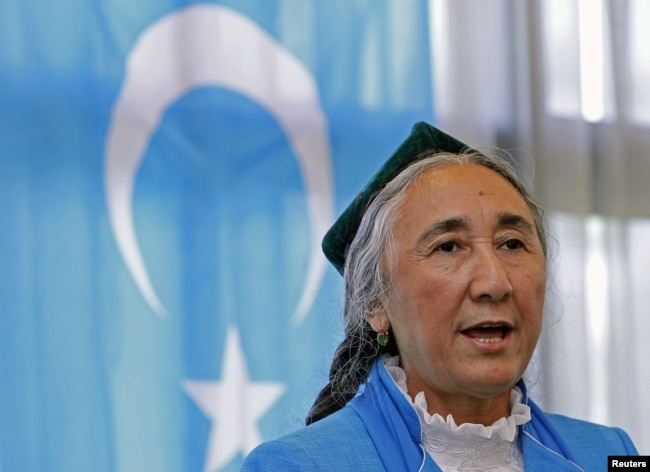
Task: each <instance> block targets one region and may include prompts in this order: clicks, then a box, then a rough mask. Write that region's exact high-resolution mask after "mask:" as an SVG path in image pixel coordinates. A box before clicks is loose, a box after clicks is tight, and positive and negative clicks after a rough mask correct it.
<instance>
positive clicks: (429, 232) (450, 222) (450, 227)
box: [418, 217, 468, 245]
mask: <svg viewBox="0 0 650 472" xmlns="http://www.w3.org/2000/svg"><path fill="white" fill-rule="evenodd" d="M467 227H468V224H467V220H466V219H465V218H460V217H458V218H447V219H444V220H441V221H436V222H435V223H434V224H432V225H431V226H429V227H428V228H427V229H426V230H425V231H424V233H422V235H421V236H420V237H419V239H418V245H420V244H423V243H426V242H428V241H430V240H431V239H433V238H435V237H436V236H438V235H440V234H444V233H448V232H450V231H458V230H463V229H467Z"/></svg>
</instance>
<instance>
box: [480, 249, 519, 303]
mask: <svg viewBox="0 0 650 472" xmlns="http://www.w3.org/2000/svg"><path fill="white" fill-rule="evenodd" d="M474 259H475V260H474V261H473V262H474V264H473V267H472V269H473V274H472V280H471V284H470V296H471V297H472V298H473V299H474V300H477V301H479V300H486V301H491V302H498V301H502V300H505V299H507V298H508V297H509V296H510V295H511V294H512V284H511V283H510V278H509V277H508V271H507V270H506V267H505V265H504V262H503V261H502V260H501V259H500V258H499V256H498V255H497V254H496V253H495V251H494V249H493V248H489V249H488V248H482V249H480V250H478V251H477V253H476V254H475V257H474Z"/></svg>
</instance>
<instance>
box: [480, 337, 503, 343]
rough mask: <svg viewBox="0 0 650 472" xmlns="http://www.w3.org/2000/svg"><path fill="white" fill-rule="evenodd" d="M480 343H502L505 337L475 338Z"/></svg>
mask: <svg viewBox="0 0 650 472" xmlns="http://www.w3.org/2000/svg"><path fill="white" fill-rule="evenodd" d="M474 339H476V340H477V341H478V342H480V343H485V344H494V343H500V342H501V341H503V338H474Z"/></svg>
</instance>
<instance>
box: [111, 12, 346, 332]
mask: <svg viewBox="0 0 650 472" xmlns="http://www.w3.org/2000/svg"><path fill="white" fill-rule="evenodd" d="M201 86H216V87H223V88H226V89H229V90H232V91H235V92H238V93H241V94H243V95H245V96H246V97H248V98H250V99H251V100H253V101H255V102H257V103H258V104H260V105H261V106H262V107H264V108H265V109H266V110H267V111H268V112H269V113H270V114H271V115H272V116H273V117H274V118H275V119H276V120H277V122H278V124H279V125H280V127H281V128H282V129H283V131H284V132H285V133H286V136H287V139H288V141H289V144H290V146H291V148H292V149H293V151H294V153H295V155H296V157H297V159H298V163H299V166H300V170H301V173H302V177H303V179H304V183H305V189H306V196H307V209H308V213H309V218H310V224H311V230H312V243H311V249H310V251H311V256H310V263H309V268H308V272H307V277H306V281H305V284H304V287H303V291H302V295H301V297H300V300H299V302H298V305H297V307H296V309H295V311H294V313H293V316H292V321H294V322H300V321H302V320H303V319H304V317H305V316H306V315H307V313H308V311H309V309H310V307H311V304H312V302H313V298H314V296H315V294H316V292H317V290H318V288H319V286H320V283H321V280H322V277H323V275H324V272H325V268H326V260H325V258H324V257H323V256H322V254H321V250H320V241H321V239H322V237H323V235H324V234H325V232H326V231H327V228H328V227H329V226H330V224H331V223H332V221H333V215H334V193H333V183H332V171H331V162H330V150H329V140H328V132H327V123H326V119H325V115H324V113H323V111H322V109H321V106H320V101H319V96H318V88H317V85H316V82H315V80H314V78H313V77H312V75H311V73H310V72H309V71H308V70H307V69H306V68H305V67H304V66H303V65H302V63H301V62H300V61H298V60H297V59H296V58H295V57H294V56H293V55H292V54H291V53H290V52H289V51H288V50H287V49H286V48H284V47H283V46H282V45H281V44H280V43H278V42H277V41H276V40H275V39H273V38H272V37H271V36H269V35H268V34H267V33H266V32H264V31H263V30H262V29H261V28H260V27H259V26H258V25H257V24H255V23H254V22H252V21H251V20H250V19H248V18H246V17H245V16H242V15H241V14H239V13H237V12H235V11H233V10H230V9H227V8H224V7H221V6H217V5H196V6H191V7H188V8H185V9H183V10H179V11H176V12H174V13H172V14H170V15H168V16H166V17H164V18H162V19H161V20H159V21H157V22H156V23H154V24H153V25H152V26H151V27H149V28H148V29H147V30H146V31H144V33H143V34H142V35H141V36H140V38H139V39H138V41H137V43H136V44H135V46H134V47H133V49H132V50H131V52H130V54H129V56H128V58H127V65H126V73H125V78H124V82H123V84H122V89H121V91H120V94H119V96H118V98H117V100H116V103H115V105H114V108H113V112H112V118H111V122H110V126H109V130H108V135H107V141H106V149H105V152H106V155H105V182H104V184H105V191H106V198H107V205H108V213H109V218H110V225H111V229H112V231H113V234H114V237H115V239H116V241H117V245H118V247H119V250H120V252H121V254H122V257H123V259H124V261H125V263H126V265H127V267H128V270H129V272H130V273H131V275H132V276H133V278H134V280H135V282H136V285H137V286H138V288H139V290H140V292H141V293H142V295H143V296H144V298H145V300H146V301H147V303H148V305H149V306H150V307H151V308H152V309H153V310H154V312H156V313H157V314H159V315H162V314H164V313H165V307H164V306H163V304H162V303H161V302H160V299H159V297H158V295H157V294H156V291H155V290H154V288H153V285H152V283H151V280H150V277H149V274H148V272H147V268H146V266H145V264H144V261H143V259H142V254H141V251H140V247H139V245H138V241H137V238H136V234H135V230H134V225H133V213H132V200H133V189H134V185H135V179H136V174H137V172H138V169H139V168H140V165H141V163H142V159H143V158H144V154H145V151H146V150H147V147H148V145H149V141H150V139H151V137H152V135H153V133H154V132H155V131H156V129H157V128H158V126H159V124H160V120H161V117H162V115H163V113H164V112H165V110H166V109H167V108H168V107H169V106H170V105H171V104H173V103H174V102H175V101H177V100H178V99H179V98H181V97H182V96H183V95H184V94H186V93H187V92H188V91H189V90H191V89H193V88H196V87H201Z"/></svg>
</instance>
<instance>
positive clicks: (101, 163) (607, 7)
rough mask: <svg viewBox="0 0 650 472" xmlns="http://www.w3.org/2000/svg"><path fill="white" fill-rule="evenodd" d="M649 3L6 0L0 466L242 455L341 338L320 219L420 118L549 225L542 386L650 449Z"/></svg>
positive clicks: (274, 424) (287, 425)
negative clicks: (522, 191) (526, 188)
mask: <svg viewBox="0 0 650 472" xmlns="http://www.w3.org/2000/svg"><path fill="white" fill-rule="evenodd" d="M648 21H650V8H649V7H648V6H647V5H646V2H644V1H643V0H615V1H607V0H529V1H520V0H490V1H488V0H453V1H452V0H430V1H428V2H427V1H422V0H421V1H418V0H399V1H397V0H392V1H390V0H386V1H374V0H373V1H370V0H345V1H344V0H335V1H328V2H325V1H318V0H277V1H267V0H230V1H203V2H187V1H179V0H144V1H138V2H126V1H123V0H93V1H90V0H65V1H60V2H56V3H53V2H47V1H45V0H31V1H30V2H23V1H21V0H5V1H3V2H1V3H0V223H1V226H0V228H2V230H1V231H0V471H2V472H6V471H42V470H66V471H87V470H93V471H140V470H156V471H178V470H183V471H193V470H197V471H198V470H205V471H231V470H237V468H238V466H239V464H240V463H241V460H242V458H243V457H244V455H245V454H246V453H247V452H248V451H249V450H250V449H252V448H253V447H254V446H255V445H256V444H258V443H259V442H261V441H263V440H268V439H272V438H274V437H277V436H279V435H281V434H284V433H287V432H290V431H292V430H294V429H296V428H298V427H300V426H301V424H302V422H303V419H304V416H305V415H306V413H307V411H308V408H309V406H310V405H311V401H312V400H313V397H314V395H315V394H316V392H317V391H318V390H319V389H320V387H321V386H322V385H323V384H324V382H325V379H326V376H327V369H328V367H329V365H328V363H329V359H330V356H331V354H332V352H333V349H334V348H335V346H336V345H337V343H338V340H339V338H340V335H341V320H340V318H341V309H342V303H341V280H340V277H339V276H338V274H337V273H336V271H335V270H334V269H333V268H331V267H329V266H328V265H327V264H326V262H325V260H324V258H323V257H322V256H321V254H320V249H319V246H320V239H321V237H322V235H323V233H324V232H325V231H326V229H327V228H328V226H329V225H330V223H331V222H332V221H333V219H334V218H335V217H336V215H337V214H338V213H340V212H341V211H342V209H343V208H345V207H346V206H347V204H348V203H349V201H350V200H352V199H353V198H354V196H355V195H356V194H357V193H358V192H359V191H360V190H361V188H362V187H363V185H364V184H365V182H366V181H367V180H368V179H369V177H370V176H371V175H372V173H373V172H374V171H375V170H376V169H377V168H378V166H379V165H380V164H381V163H382V162H383V161H384V160H385V159H386V158H387V157H388V155H389V154H390V153H391V152H392V150H393V149H394V148H395V147H396V146H397V145H398V144H399V143H400V142H401V141H402V139H404V137H405V136H406V135H407V134H408V132H409V130H410V127H411V125H412V124H413V123H414V122H415V121H419V120H425V121H429V122H432V123H434V124H436V125H438V126H440V127H441V128H442V129H444V130H445V131H447V132H450V133H452V134H454V135H456V136H458V137H459V138H460V139H462V140H463V141H465V142H467V143H469V144H470V145H473V146H475V147H478V148H488V149H489V148H493V147H495V146H496V147H499V148H502V149H505V150H507V151H508V152H509V153H510V154H511V155H512V156H513V158H514V160H515V161H516V163H517V165H518V167H519V169H520V172H521V173H522V175H523V176H524V177H525V179H526V180H527V181H528V182H529V184H530V185H531V186H532V187H533V188H534V190H535V194H536V195H537V197H538V199H539V200H540V202H541V203H542V204H543V205H544V207H545V208H546V209H547V212H548V217H549V221H550V225H551V229H552V233H553V236H554V240H555V243H554V245H553V254H552V255H551V259H550V263H549V269H550V270H549V273H550V274H549V297H548V302H547V310H546V312H547V313H546V325H547V326H546V330H545V333H544V335H543V338H542V340H541V341H540V345H539V348H538V351H537V353H536V355H535V359H534V363H533V365H532V366H531V369H530V372H529V383H530V384H531V385H532V386H533V390H534V391H535V396H536V397H537V398H538V399H539V400H540V403H542V404H543V405H544V406H545V407H546V408H547V409H548V410H551V411H556V412H561V413H565V414H568V415H571V416H575V417H579V418H584V419H587V420H592V421H598V422H602V423H606V424H609V425H615V426H621V427H623V428H625V429H626V430H627V431H628V432H629V433H630V434H631V436H632V438H633V440H634V441H635V442H636V444H637V446H638V448H639V450H640V452H641V453H646V454H647V453H648V451H650V428H648V426H647V421H644V419H646V420H647V419H648V418H650V406H648V404H647V402H646V401H644V399H645V398H648V397H649V396H650V373H648V369H647V368H646V367H645V363H646V362H647V361H646V359H648V358H650V352H649V351H650V347H649V345H650V344H649V343H648V342H647V341H646V340H645V333H647V332H650V308H648V303H647V300H648V297H649V296H650V295H649V294H648V290H647V289H646V285H647V283H648V281H650V251H649V250H648V249H647V247H648V244H647V241H649V240H650V220H648V217H649V216H650V158H649V157H648V155H647V154H648V151H647V150H648V149H650V146H649V145H650V143H649V142H647V141H650V133H648V132H647V131H648V130H647V128H648V126H650V88H649V87H648V85H647V84H648V83H649V79H650V52H649V51H650V50H648V49H647V47H645V45H646V44H647V42H648V40H649V39H650V38H648V33H647V28H646V27H645V25H646V24H647V22H648Z"/></svg>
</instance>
